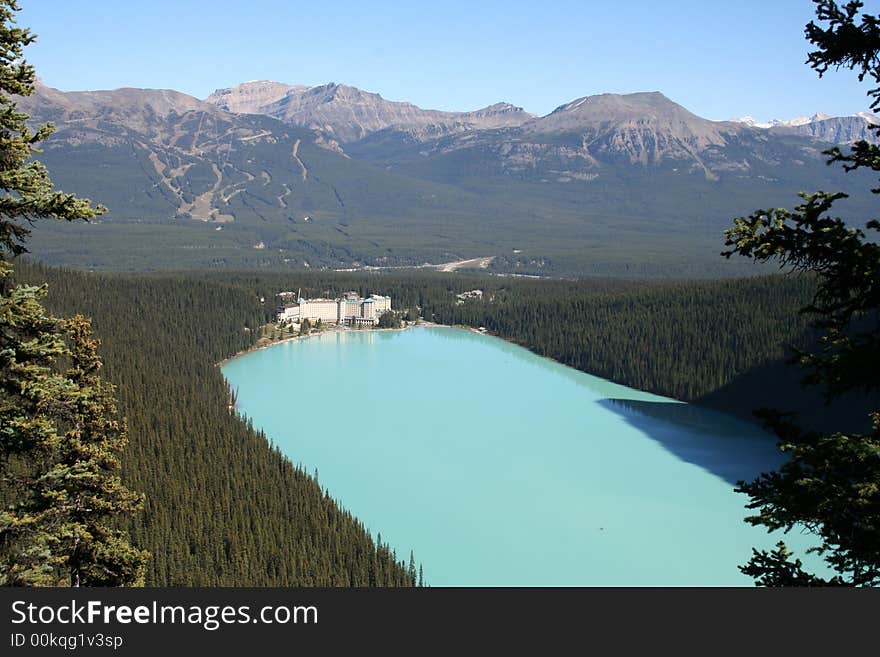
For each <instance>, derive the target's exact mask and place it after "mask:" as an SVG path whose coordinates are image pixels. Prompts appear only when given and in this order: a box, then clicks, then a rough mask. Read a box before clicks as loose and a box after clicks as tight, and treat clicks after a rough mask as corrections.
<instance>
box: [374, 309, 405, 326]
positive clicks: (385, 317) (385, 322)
mask: <svg viewBox="0 0 880 657" xmlns="http://www.w3.org/2000/svg"><path fill="white" fill-rule="evenodd" d="M378 326H379V328H386V329H387V328H400V326H401V323H400V315H398V314H397V313H396V312H394V311H393V310H386V311H385V312H384V313H382V314H381V315H379V324H378Z"/></svg>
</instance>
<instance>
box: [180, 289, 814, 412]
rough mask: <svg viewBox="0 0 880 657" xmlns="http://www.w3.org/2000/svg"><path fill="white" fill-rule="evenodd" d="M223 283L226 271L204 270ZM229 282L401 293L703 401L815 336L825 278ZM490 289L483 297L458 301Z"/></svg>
mask: <svg viewBox="0 0 880 657" xmlns="http://www.w3.org/2000/svg"><path fill="white" fill-rule="evenodd" d="M196 276H199V277H200V280H202V281H207V280H213V279H214V278H215V276H216V275H215V274H197V275H196ZM223 280H224V281H226V282H227V283H228V284H230V285H236V286H241V287H242V288H243V289H245V290H247V291H248V293H249V294H250V295H251V296H263V297H264V298H265V299H266V300H267V304H266V306H265V311H266V314H265V321H271V317H272V315H271V311H272V310H273V305H274V301H271V302H270V300H273V299H274V295H275V294H276V293H277V292H278V291H281V290H294V291H295V290H297V289H300V288H301V289H302V293H303V295H304V296H310V295H315V296H335V295H337V294H341V293H343V292H345V291H347V290H355V291H357V292H359V293H360V294H364V295H365V294H370V293H380V294H390V295H391V296H392V299H393V304H394V308H395V310H406V309H408V308H415V307H418V308H420V309H421V312H422V315H423V316H424V317H425V319H427V320H431V321H434V322H437V323H441V324H453V325H455V324H462V325H467V326H473V327H480V326H483V327H486V328H487V329H488V330H489V331H491V332H492V333H494V334H495V335H498V336H500V337H502V338H505V339H507V340H511V341H512V342H516V343H517V344H520V345H522V346H524V347H527V348H528V349H530V350H531V351H533V352H535V353H537V354H539V355H542V356H548V357H550V358H554V359H556V360H558V361H559V362H561V363H565V364H566V365H570V366H571V367H575V368H577V369H579V370H583V371H584V372H588V373H590V374H595V375H597V376H601V377H603V378H606V379H609V380H612V381H615V382H617V383H622V384H625V385H628V386H632V387H634V388H639V389H641V390H646V391H649V392H653V393H657V394H661V395H667V396H670V397H674V398H676V399H681V400H684V401H693V400H696V399H699V398H701V397H703V396H704V395H707V394H709V393H711V392H713V391H715V390H718V389H719V388H721V387H722V386H724V385H726V384H728V383H730V382H731V381H733V380H734V379H736V378H737V377H739V376H741V375H743V374H745V373H747V372H749V371H751V370H752V369H754V368H755V367H758V366H760V365H763V364H766V363H769V362H774V361H778V360H780V359H783V358H785V357H786V355H787V354H789V353H790V352H789V350H788V349H787V346H788V345H791V344H795V345H798V346H802V345H803V344H804V343H805V342H806V341H807V340H808V332H807V324H808V318H807V317H806V316H804V315H800V314H799V312H798V311H799V309H800V308H802V307H803V306H805V305H806V304H807V303H808V302H809V300H810V299H811V297H812V293H813V289H814V283H813V281H812V279H810V278H808V277H804V276H781V275H777V276H762V277H756V278H746V279H723V280H714V281H680V282H658V281H632V280H613V279H593V280H578V281H565V280H536V279H528V278H508V277H497V276H476V275H473V276H471V275H449V274H439V273H425V272H407V273H395V274H381V275H379V274H374V275H369V274H367V275H365V274H351V273H323V272H309V273H300V274H295V275H294V274H282V273H277V274H275V273H230V274H225V275H224V276H223ZM475 289H479V290H481V291H482V292H483V295H482V297H481V298H479V299H467V300H464V301H461V300H459V299H458V298H457V297H456V295H457V294H460V293H462V292H466V291H469V290H475Z"/></svg>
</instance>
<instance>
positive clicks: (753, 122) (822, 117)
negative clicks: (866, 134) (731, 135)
mask: <svg viewBox="0 0 880 657" xmlns="http://www.w3.org/2000/svg"><path fill="white" fill-rule="evenodd" d="M851 116H858V117H860V118H862V119H864V120H865V121H867V122H868V123H880V119H878V118H877V117H876V116H874V115H873V114H869V113H868V112H859V113H857V114H852V115H851ZM833 118H836V117H834V116H831V115H830V114H824V113H822V112H816V113H815V114H813V116H796V117H795V118H793V119H789V120H788V121H783V120H781V119H770V120H769V121H758V120H757V119H756V118H755V117H753V116H743V117H741V118H739V119H730V120H731V121H732V122H733V123H742V124H744V125H747V126H749V127H751V128H775V127H784V128H796V127H798V126H802V125H809V124H810V123H816V122H817V121H827V120H828V119H833Z"/></svg>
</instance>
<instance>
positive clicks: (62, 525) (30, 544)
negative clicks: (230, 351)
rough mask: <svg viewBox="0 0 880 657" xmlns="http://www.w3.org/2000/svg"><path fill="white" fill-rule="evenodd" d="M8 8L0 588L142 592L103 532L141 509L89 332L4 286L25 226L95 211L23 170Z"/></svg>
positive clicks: (26, 38) (25, 85)
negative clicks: (125, 473) (122, 473)
mask: <svg viewBox="0 0 880 657" xmlns="http://www.w3.org/2000/svg"><path fill="white" fill-rule="evenodd" d="M17 11H19V7H18V4H17V2H16V1H15V0H0V188H2V190H3V194H2V195H0V466H2V470H0V501H2V503H3V505H2V508H0V584H7V585H9V584H15V585H59V584H72V585H80V584H91V585H123V584H129V585H130V584H138V583H141V582H142V580H143V570H144V562H145V560H146V557H147V555H146V553H143V552H141V551H140V550H137V549H135V548H133V547H132V546H131V545H130V542H129V540H128V537H127V536H126V534H125V533H124V532H122V531H121V530H120V529H119V528H118V527H117V526H116V524H115V522H116V520H115V519H116V518H117V517H119V516H124V515H128V514H131V513H132V512H134V511H136V510H137V509H138V508H139V507H140V504H141V499H140V497H139V496H138V495H135V494H133V493H131V492H129V491H128V490H127V489H126V488H125V486H123V484H122V482H121V480H120V478H119V474H118V470H119V452H120V450H121V449H122V447H123V445H124V444H125V440H126V436H125V426H124V423H123V422H122V421H121V420H119V419H118V417H117V412H116V408H115V402H114V400H113V389H112V387H110V386H108V385H107V384H106V383H104V382H103V381H102V380H101V379H100V377H98V375H97V372H98V370H99V368H100V366H101V361H100V359H99V358H98V355H97V343H96V341H95V340H94V339H93V336H92V333H91V327H90V325H89V322H88V321H87V320H85V319H84V318H83V317H81V316H75V317H73V318H71V319H67V320H65V319H59V318H56V317H53V316H51V315H49V314H48V313H47V312H46V311H45V310H44V308H43V306H42V305H41V299H42V298H43V297H44V296H45V294H46V288H45V287H35V286H29V285H21V284H19V285H13V283H12V282H11V275H12V266H11V264H10V263H9V262H6V261H5V260H4V258H5V257H15V256H17V255H20V254H21V253H24V252H25V251H26V248H25V246H24V242H25V240H26V238H27V236H28V235H29V234H30V229H29V227H28V226H29V225H30V223H31V222H33V220H34V219H38V218H54V219H62V220H68V221H70V220H74V219H90V218H92V217H95V216H97V215H98V214H100V213H101V212H103V211H104V208H102V207H100V206H98V207H93V206H92V205H91V203H90V201H89V200H88V199H81V198H77V197H76V196H74V195H72V194H65V193H63V192H59V191H55V190H54V188H53V184H52V181H51V179H50V178H49V175H48V172H47V171H46V168H45V167H44V166H43V165H42V164H40V163H39V162H38V161H36V160H33V159H32V155H33V154H34V153H36V152H39V151H37V149H36V147H35V144H36V143H37V142H39V141H41V140H43V139H45V138H46V137H48V136H49V135H50V134H51V133H52V126H51V125H48V124H47V125H44V126H42V127H40V128H38V129H37V130H36V131H35V132H31V130H30V129H29V128H28V126H27V118H28V117H27V115H25V114H23V113H21V112H18V111H17V109H16V104H15V101H14V100H13V99H12V98H10V95H19V96H25V95H29V94H31V93H33V90H34V80H35V74H34V70H33V68H32V67H31V66H29V65H28V64H27V63H26V62H24V60H23V59H22V55H23V49H24V47H25V46H27V45H28V44H29V43H31V42H32V41H33V40H34V37H33V35H32V34H31V33H30V31H29V30H27V29H22V28H18V27H15V25H14V16H15V12H17Z"/></svg>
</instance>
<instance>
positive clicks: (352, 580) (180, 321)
mask: <svg viewBox="0 0 880 657" xmlns="http://www.w3.org/2000/svg"><path fill="white" fill-rule="evenodd" d="M18 275H19V276H20V277H22V278H24V279H26V280H41V281H45V282H46V283H48V284H49V292H48V297H47V300H46V303H47V305H48V306H49V307H51V308H52V309H53V310H54V311H55V312H57V313H61V314H64V313H70V312H73V311H74V310H80V311H83V312H87V313H88V314H89V315H90V316H91V317H92V321H93V323H94V326H95V330H96V332H97V334H98V335H100V336H101V337H102V339H103V346H102V352H103V353H104V358H105V363H106V365H105V367H104V369H103V370H102V371H103V377H104V378H106V379H107V380H108V381H111V382H113V384H114V385H115V386H116V389H117V392H116V395H117V398H118V404H119V410H120V411H121V413H122V414H124V415H125V417H126V418H127V422H128V435H129V444H128V446H127V447H126V449H125V452H124V454H123V457H122V479H123V481H124V482H125V483H126V484H127V485H128V486H129V487H130V488H132V489H134V490H139V491H143V492H144V493H145V494H146V500H145V504H144V509H143V511H142V512H141V513H140V514H139V515H138V516H136V517H135V518H134V519H133V520H131V521H126V522H125V524H124V528H125V529H126V530H127V531H129V532H130V533H131V535H132V538H133V541H134V542H135V544H137V545H140V546H143V547H144V548H146V549H147V550H149V551H150V552H151V553H152V555H153V557H152V559H151V560H150V561H149V563H148V564H147V571H146V576H145V581H146V584H147V585H149V586H409V585H412V584H415V582H413V581H412V579H411V578H410V577H409V575H408V569H407V567H406V564H404V563H402V560H398V559H397V556H396V555H395V554H394V552H393V550H392V549H391V548H390V547H388V546H387V545H386V544H381V545H380V544H379V543H378V542H377V541H376V540H374V539H373V538H371V537H370V534H369V533H368V532H367V530H366V529H365V528H364V526H363V525H362V524H361V523H360V522H359V521H358V520H357V519H355V518H354V517H352V515H351V514H350V513H349V512H347V511H346V510H344V509H342V508H341V507H340V505H339V504H337V502H336V501H335V500H334V499H333V498H332V497H331V493H330V492H328V491H325V490H323V489H322V488H321V487H320V486H319V485H318V483H317V482H316V481H315V479H313V478H312V477H311V476H310V475H309V474H308V473H307V472H305V471H304V470H303V469H302V468H301V467H299V466H297V465H295V464H294V463H292V462H291V461H290V460H289V459H288V458H287V457H286V456H284V455H283V454H282V453H281V452H280V451H279V450H278V449H277V448H275V447H273V446H272V445H271V443H270V442H269V440H268V439H267V437H266V436H265V435H264V434H262V433H261V432H259V431H257V430H255V429H254V427H253V425H252V424H251V423H250V422H248V421H246V420H244V419H243V418H241V417H240V416H238V415H237V414H236V413H235V411H234V403H235V392H234V391H232V390H230V389H229V388H228V386H227V384H226V382H225V380H224V378H223V376H222V374H221V372H220V369H219V368H218V367H216V366H215V365H214V363H217V362H218V361H221V360H222V359H224V358H228V357H230V356H233V355H234V354H236V353H239V352H241V351H243V350H246V349H249V348H251V347H252V346H254V344H255V342H256V340H257V338H258V333H259V332H258V330H257V329H258V328H259V327H260V326H261V325H263V324H266V323H268V322H269V321H270V320H271V319H272V316H273V315H274V307H273V306H272V304H271V303H266V304H261V303H260V297H261V296H265V297H266V299H267V300H268V299H272V295H261V294H254V293H253V292H252V288H251V287H249V286H247V285H245V284H244V282H245V281H248V280H249V279H252V277H251V276H250V275H236V276H233V277H229V276H225V275H223V276H220V275H218V276H209V277H204V278H203V277H200V276H192V275H170V274H165V275H137V276H134V275H120V274H115V275H107V274H102V275H99V274H85V273H80V272H70V271H62V270H57V269H44V268H42V267H34V266H33V265H27V263H22V264H20V265H19V267H18ZM275 291H276V292H277V289H276V290H275ZM291 417H295V416H294V415H292V416H291Z"/></svg>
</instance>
